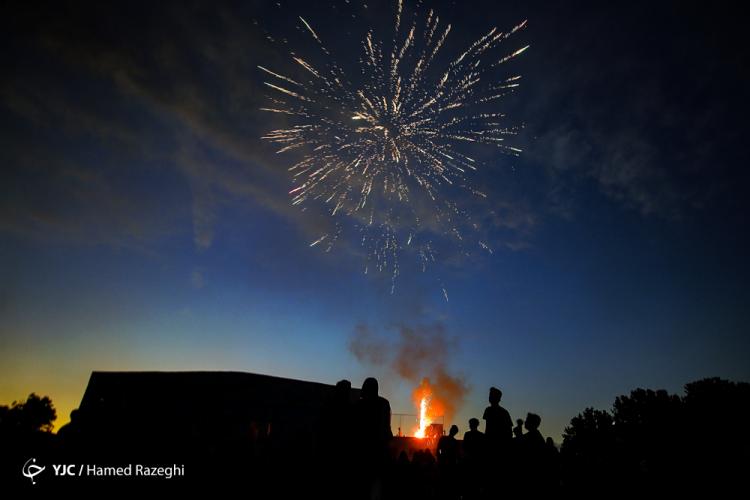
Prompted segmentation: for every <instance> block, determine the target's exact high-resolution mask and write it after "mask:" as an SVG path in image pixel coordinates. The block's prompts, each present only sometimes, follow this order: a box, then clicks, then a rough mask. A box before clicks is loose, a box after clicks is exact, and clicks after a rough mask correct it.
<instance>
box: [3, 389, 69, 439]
mask: <svg viewBox="0 0 750 500" xmlns="http://www.w3.org/2000/svg"><path fill="white" fill-rule="evenodd" d="M56 418H57V412H56V411H55V407H54V405H53V404H52V400H51V399H50V398H49V397H47V396H44V397H41V398H40V397H39V396H37V395H36V394H35V393H33V392H32V393H31V394H29V397H28V398H26V401H25V402H19V401H13V403H11V405H10V406H0V429H2V432H3V433H30V432H51V431H52V429H53V427H54V425H53V423H52V422H54V420H55V419H56Z"/></svg>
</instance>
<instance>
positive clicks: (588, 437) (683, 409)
mask: <svg viewBox="0 0 750 500" xmlns="http://www.w3.org/2000/svg"><path fill="white" fill-rule="evenodd" d="M748 417H750V384H747V383H743V382H741V383H735V382H730V381H727V380H722V379H718V378H710V379H703V380H699V381H696V382H692V383H689V384H687V385H686V386H685V396H684V397H679V396H677V395H674V394H669V393H668V392H667V391H664V390H657V391H653V390H649V389H636V390H634V391H631V393H630V394H629V395H627V396H619V397H617V398H616V399H615V402H614V405H613V408H612V413H611V414H610V413H608V412H606V411H600V410H595V409H593V408H587V409H586V410H585V411H584V412H583V413H582V414H579V415H578V416H577V417H575V418H573V419H572V420H571V422H570V426H568V427H566V429H565V432H564V434H563V444H562V448H561V458H562V462H563V481H564V482H565V483H566V484H567V485H568V486H569V487H570V488H571V489H572V488H578V487H582V486H583V487H591V488H596V487H598V486H602V485H608V486H612V485H623V486H626V487H632V488H640V489H643V488H644V487H646V488H660V489H664V490H666V489H669V490H670V491H672V492H673V493H674V489H676V488H682V489H686V490H688V489H691V488H694V487H696V486H703V487H710V488H712V489H713V490H730V489H731V487H733V486H736V485H738V484H740V479H741V478H742V477H743V476H744V474H745V472H744V471H746V470H747V469H748V467H749V466H750V438H748V437H747V434H746V433H745V432H743V431H742V430H741V424H742V423H743V422H746V421H747V419H748ZM644 491H645V490H644Z"/></svg>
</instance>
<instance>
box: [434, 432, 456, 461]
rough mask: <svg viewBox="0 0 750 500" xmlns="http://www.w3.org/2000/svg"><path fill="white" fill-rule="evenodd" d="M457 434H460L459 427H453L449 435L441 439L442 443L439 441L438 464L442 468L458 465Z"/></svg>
mask: <svg viewBox="0 0 750 500" xmlns="http://www.w3.org/2000/svg"><path fill="white" fill-rule="evenodd" d="M456 434H458V426H457V425H451V429H450V431H449V432H448V435H447V436H443V437H441V438H440V441H438V446H437V455H438V464H440V465H441V466H447V467H452V466H455V465H456V464H457V463H458V441H456Z"/></svg>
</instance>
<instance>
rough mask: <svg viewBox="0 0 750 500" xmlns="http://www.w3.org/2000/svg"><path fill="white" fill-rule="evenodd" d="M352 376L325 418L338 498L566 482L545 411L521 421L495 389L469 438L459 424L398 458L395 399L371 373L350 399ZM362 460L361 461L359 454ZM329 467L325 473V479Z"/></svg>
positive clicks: (456, 495)
mask: <svg viewBox="0 0 750 500" xmlns="http://www.w3.org/2000/svg"><path fill="white" fill-rule="evenodd" d="M350 386H351V385H350V383H349V382H348V381H341V382H339V383H338V384H337V388H338V390H339V391H337V392H338V396H337V397H336V398H334V402H333V404H332V406H331V408H330V413H328V414H327V415H326V416H325V417H324V421H326V422H327V425H328V426H330V427H329V429H330V431H331V432H330V433H329V434H327V435H326V436H324V437H323V438H322V439H321V440H320V443H321V447H320V450H321V460H322V461H321V463H322V464H330V465H331V467H330V468H328V467H327V466H326V467H325V470H328V471H332V473H331V474H330V476H331V478H332V481H331V488H330V491H331V493H332V496H333V497H334V498H362V499H378V498H392V499H402V498H403V499H414V498H425V499H432V498H436V499H446V500H448V499H469V500H471V499H489V498H498V497H500V496H505V495H507V494H508V493H509V492H512V491H523V492H525V493H531V494H534V493H539V494H549V493H553V492H555V491H556V490H557V489H558V487H559V486H560V458H559V452H558V450H557V448H556V446H555V445H554V443H553V441H552V439H551V438H547V439H546V440H545V439H544V437H543V436H542V434H541V433H540V432H539V426H540V424H541V417H539V415H536V414H534V413H529V414H528V415H527V416H526V419H525V420H522V419H518V420H516V426H515V427H514V426H513V420H512V419H511V417H510V414H509V413H508V411H507V410H506V409H505V408H503V407H502V406H500V401H501V399H502V392H501V391H500V389H497V388H496V387H492V388H490V391H489V403H490V404H489V406H488V407H487V408H486V409H485V411H484V415H483V419H484V421H485V432H481V431H479V420H478V419H477V418H472V419H470V420H469V422H468V425H469V430H468V431H466V432H465V433H464V435H463V440H462V441H459V440H458V439H456V437H457V436H458V434H459V431H460V430H459V428H458V426H457V425H452V426H451V427H450V430H449V432H448V434H447V435H444V436H441V437H440V439H439V441H438V442H437V446H429V444H430V442H429V440H425V441H424V445H425V446H424V447H422V448H418V449H416V450H415V451H413V453H412V456H411V457H410V456H409V453H408V452H407V451H406V450H401V451H400V452H399V453H398V455H397V457H395V458H394V455H395V453H394V446H393V443H392V438H393V435H392V433H391V424H390V405H389V403H388V401H387V400H386V399H384V398H382V397H381V396H379V395H378V383H377V381H376V380H375V379H374V378H368V379H367V380H365V382H364V384H363V385H362V392H361V397H360V399H359V400H358V401H356V402H354V403H353V404H350V403H349V401H348V399H347V395H348V391H349V388H350ZM353 458H354V460H352V459H353ZM325 476H326V472H325V471H322V474H321V476H320V477H325Z"/></svg>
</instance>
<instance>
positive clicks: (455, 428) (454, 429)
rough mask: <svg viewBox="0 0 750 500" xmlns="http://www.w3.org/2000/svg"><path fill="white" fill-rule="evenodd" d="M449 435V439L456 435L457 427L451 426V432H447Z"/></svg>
mask: <svg viewBox="0 0 750 500" xmlns="http://www.w3.org/2000/svg"><path fill="white" fill-rule="evenodd" d="M448 434H450V437H454V436H455V435H456V434H458V426H457V425H455V424H454V425H451V430H450V431H449V432H448Z"/></svg>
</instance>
